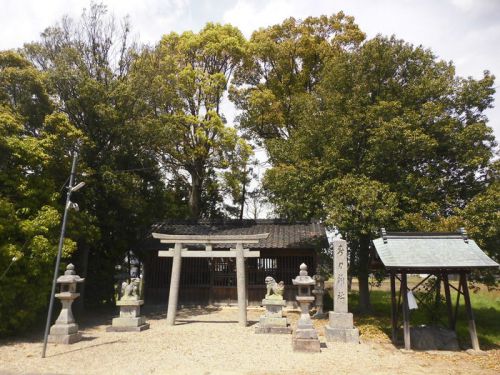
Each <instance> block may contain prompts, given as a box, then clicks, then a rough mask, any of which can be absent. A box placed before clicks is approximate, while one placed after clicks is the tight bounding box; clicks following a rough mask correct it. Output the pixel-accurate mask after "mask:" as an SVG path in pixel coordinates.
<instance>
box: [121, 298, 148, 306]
mask: <svg viewBox="0 0 500 375" xmlns="http://www.w3.org/2000/svg"><path fill="white" fill-rule="evenodd" d="M143 304H144V300H143V299H138V300H134V299H125V300H123V299H121V300H119V301H116V306H141V305H143Z"/></svg>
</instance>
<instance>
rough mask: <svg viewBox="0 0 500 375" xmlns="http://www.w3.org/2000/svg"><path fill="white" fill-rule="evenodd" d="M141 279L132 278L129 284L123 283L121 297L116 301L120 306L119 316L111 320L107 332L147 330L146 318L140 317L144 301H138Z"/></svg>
mask: <svg viewBox="0 0 500 375" xmlns="http://www.w3.org/2000/svg"><path fill="white" fill-rule="evenodd" d="M140 289H141V279H139V278H133V279H132V280H130V282H123V284H122V297H121V298H120V300H118V301H116V305H117V306H120V316H119V317H117V318H113V321H112V323H111V327H108V328H106V331H108V332H140V331H144V330H146V329H148V328H149V323H146V318H144V317H143V316H141V306H142V305H143V304H144V300H142V299H140Z"/></svg>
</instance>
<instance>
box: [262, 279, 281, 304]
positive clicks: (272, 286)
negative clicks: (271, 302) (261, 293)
mask: <svg viewBox="0 0 500 375" xmlns="http://www.w3.org/2000/svg"><path fill="white" fill-rule="evenodd" d="M265 281H266V289H267V293H266V297H265V298H266V299H283V293H284V291H285V283H284V282H283V281H280V282H279V283H277V282H276V280H274V278H272V277H271V276H267V277H266V280H265Z"/></svg>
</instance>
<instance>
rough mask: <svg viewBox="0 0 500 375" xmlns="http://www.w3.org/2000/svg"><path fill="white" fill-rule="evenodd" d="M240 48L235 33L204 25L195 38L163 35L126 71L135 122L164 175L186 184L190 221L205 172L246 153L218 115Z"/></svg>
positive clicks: (198, 202)
mask: <svg viewBox="0 0 500 375" xmlns="http://www.w3.org/2000/svg"><path fill="white" fill-rule="evenodd" d="M245 43H246V42H245V39H244V37H243V35H242V34H241V32H240V31H239V30H238V29H236V28H234V27H232V26H230V25H219V24H212V23H208V24H207V25H206V26H205V28H204V29H203V30H201V31H200V32H199V33H193V32H184V33H183V34H181V35H179V34H177V33H170V34H168V35H165V36H164V37H163V38H162V40H161V41H160V42H159V43H158V45H157V46H156V47H155V48H154V49H148V48H146V49H144V50H143V51H142V53H141V54H140V55H139V57H138V59H137V61H135V63H134V65H133V68H132V71H131V82H132V86H133V88H134V95H135V96H136V97H137V98H139V101H138V102H137V103H136V110H137V111H138V113H142V115H141V117H140V120H139V122H140V124H142V125H143V126H144V127H145V128H147V131H148V132H149V134H150V142H151V145H152V148H153V149H154V151H155V152H156V154H157V155H158V158H159V160H160V161H161V163H162V164H163V166H164V167H165V169H166V171H167V172H168V173H169V174H170V175H171V176H173V177H176V178H179V179H185V180H186V183H187V184H189V186H190V192H189V207H190V214H191V217H193V218H198V217H200V216H201V215H202V214H203V212H202V210H201V207H202V194H203V186H204V183H205V180H206V178H207V175H208V172H209V171H210V170H217V169H226V168H228V167H229V166H230V164H231V160H236V159H237V158H236V157H235V156H234V155H233V154H234V153H235V152H238V147H244V148H246V147H247V146H244V145H243V146H238V147H237V145H241V144H242V142H243V141H242V140H241V139H239V137H238V136H237V133H236V130H235V129H234V128H232V127H229V126H226V125H225V122H226V120H225V118H224V116H223V114H222V112H221V101H222V99H223V97H224V94H225V93H226V90H227V85H228V81H229V80H230V78H231V76H232V72H233V70H234V69H235V67H236V66H238V64H239V63H240V61H241V60H242V58H243V56H244V54H245ZM188 178H189V180H188Z"/></svg>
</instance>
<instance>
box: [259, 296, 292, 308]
mask: <svg viewBox="0 0 500 375" xmlns="http://www.w3.org/2000/svg"><path fill="white" fill-rule="evenodd" d="M268 305H270V306H286V301H285V300H284V299H283V297H282V298H274V299H273V298H264V299H263V300H262V306H268Z"/></svg>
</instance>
